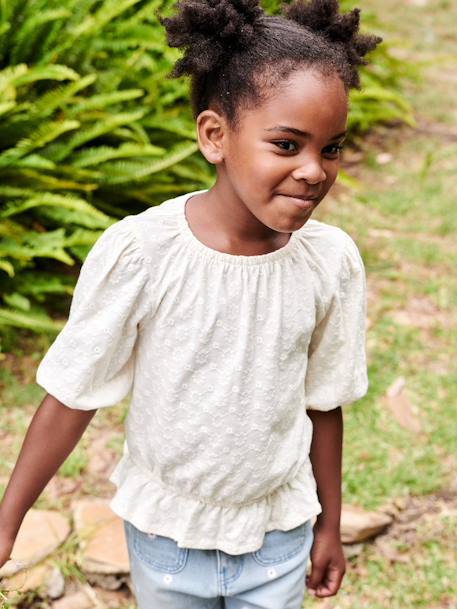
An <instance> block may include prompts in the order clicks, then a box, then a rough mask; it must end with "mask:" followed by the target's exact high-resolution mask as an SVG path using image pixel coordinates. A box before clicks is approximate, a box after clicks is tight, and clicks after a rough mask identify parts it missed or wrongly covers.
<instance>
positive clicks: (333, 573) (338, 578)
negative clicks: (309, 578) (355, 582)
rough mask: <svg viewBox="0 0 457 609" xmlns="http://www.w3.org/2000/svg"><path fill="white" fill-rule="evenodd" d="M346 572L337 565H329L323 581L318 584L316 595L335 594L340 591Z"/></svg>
mask: <svg viewBox="0 0 457 609" xmlns="http://www.w3.org/2000/svg"><path fill="white" fill-rule="evenodd" d="M343 576H344V572H343V571H340V570H339V569H338V568H336V567H333V568H332V567H329V568H328V569H327V572H326V574H325V577H324V580H323V583H322V584H320V585H319V586H317V589H316V596H333V595H334V594H336V593H337V592H338V590H339V589H340V586H341V582H342V580H343Z"/></svg>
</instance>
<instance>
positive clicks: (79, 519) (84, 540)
mask: <svg viewBox="0 0 457 609" xmlns="http://www.w3.org/2000/svg"><path fill="white" fill-rule="evenodd" d="M73 516H74V522H75V529H76V531H77V533H78V535H79V537H80V539H81V548H82V559H81V564H80V567H81V569H82V570H83V571H84V572H88V573H92V574H104V575H116V574H125V573H129V572H130V565H129V557H128V551H127V544H126V541H125V535H124V527H123V523H122V520H121V519H120V518H119V517H118V516H117V515H116V514H114V513H113V511H112V510H111V508H110V507H109V503H108V501H107V500H104V499H102V500H100V499H86V500H81V501H77V502H75V503H74V504H73Z"/></svg>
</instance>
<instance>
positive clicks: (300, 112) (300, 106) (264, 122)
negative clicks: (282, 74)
mask: <svg viewBox="0 0 457 609" xmlns="http://www.w3.org/2000/svg"><path fill="white" fill-rule="evenodd" d="M347 111H348V97H347V93H346V90H345V88H344V85H343V83H342V81H341V79H340V78H339V77H338V76H337V75H333V74H330V75H321V74H320V73H319V72H316V71H311V70H297V71H295V72H293V73H292V74H291V75H290V77H288V78H286V79H284V80H282V81H280V82H279V83H278V85H277V87H276V88H275V90H274V91H272V92H271V94H267V96H266V98H265V99H264V101H262V102H261V103H259V104H258V105H257V106H256V107H255V108H252V109H250V110H248V112H247V114H248V115H249V116H246V118H247V119H248V120H247V123H250V124H251V125H252V127H254V128H256V127H259V128H262V129H271V128H272V127H275V126H280V125H287V126H292V127H294V128H296V129H299V130H302V131H306V132H310V133H313V132H319V133H322V132H323V131H324V132H327V131H329V132H332V134H333V133H339V132H340V131H344V129H345V125H346V120H347ZM247 126H249V125H247Z"/></svg>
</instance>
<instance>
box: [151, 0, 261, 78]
mask: <svg viewBox="0 0 457 609" xmlns="http://www.w3.org/2000/svg"><path fill="white" fill-rule="evenodd" d="M176 9H177V14H176V15H175V16H173V17H165V18H162V17H159V19H160V22H161V23H162V24H163V25H164V26H165V29H166V32H167V40H168V44H169V45H170V46H171V47H178V48H179V47H184V49H185V53H184V56H183V57H182V58H181V59H180V60H178V61H177V62H176V65H175V67H174V70H173V73H172V76H181V75H183V74H190V75H194V76H195V75H197V76H198V75H201V74H205V73H209V72H211V71H212V70H214V69H216V68H217V67H218V66H221V65H222V64H223V63H224V61H226V60H227V58H228V57H229V56H230V54H233V53H234V52H237V51H241V50H243V49H245V48H248V47H249V46H250V45H251V44H252V42H253V40H254V38H255V36H256V23H258V20H259V17H260V16H261V15H263V10H262V9H261V8H260V6H259V3H258V0H179V1H178V2H177V3H176Z"/></svg>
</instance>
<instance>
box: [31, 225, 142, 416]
mask: <svg viewBox="0 0 457 609" xmlns="http://www.w3.org/2000/svg"><path fill="white" fill-rule="evenodd" d="M149 302H150V299H149V296H148V275H147V271H146V269H145V265H144V259H143V256H142V251H141V247H140V245H139V244H138V243H137V241H136V238H135V235H134V233H133V232H132V230H131V227H130V226H129V223H128V221H127V220H126V219H124V220H121V221H120V222H117V223H116V224H113V225H112V226H110V227H109V228H108V229H106V230H105V232H104V233H102V235H101V236H100V237H99V239H98V240H97V241H96V242H95V244H94V246H93V247H92V249H91V250H90V252H89V254H88V255H87V257H86V259H85V261H84V264H83V265H82V267H81V271H80V274H79V277H78V281H77V283H76V287H75V290H74V293H73V299H72V302H71V306H70V313H69V317H68V321H67V323H66V324H65V326H64V327H63V329H62V330H61V332H60V333H59V334H58V336H57V337H56V339H55V341H54V342H53V343H52V345H51V347H50V348H49V350H48V351H47V353H46V354H45V356H44V358H43V359H42V360H41V362H40V364H39V366H38V369H37V372H36V382H37V383H38V385H40V386H41V387H43V388H44V389H45V390H46V391H47V392H48V393H50V394H51V395H53V396H54V397H56V398H57V399H58V400H59V401H61V402H62V403H64V404H65V405H66V406H68V407H70V408H75V409H79V410H92V409H97V408H103V407H106V406H112V405H114V404H116V403H117V402H119V401H120V400H121V399H123V398H124V397H125V396H126V395H127V394H128V392H129V390H130V388H131V386H132V382H133V371H134V346H135V341H136V338H137V334H138V328H139V324H140V323H141V321H142V320H143V319H144V318H145V317H146V316H147V315H148V313H149V308H150V305H149Z"/></svg>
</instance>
